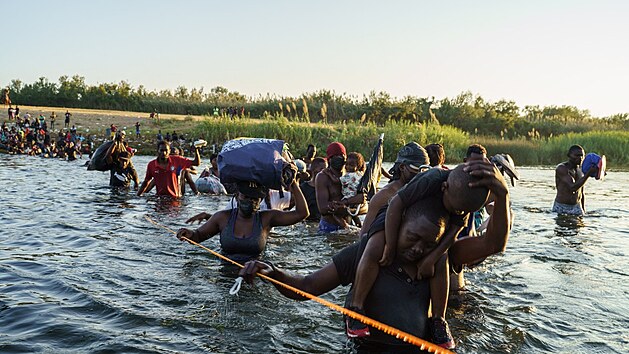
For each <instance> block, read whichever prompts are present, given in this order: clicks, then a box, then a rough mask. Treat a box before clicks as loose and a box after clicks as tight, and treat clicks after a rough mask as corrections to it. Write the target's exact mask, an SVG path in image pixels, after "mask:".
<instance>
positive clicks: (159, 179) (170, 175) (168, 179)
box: [138, 140, 201, 197]
mask: <svg viewBox="0 0 629 354" xmlns="http://www.w3.org/2000/svg"><path fill="white" fill-rule="evenodd" d="M194 154H195V157H194V160H189V159H187V158H185V157H181V156H170V144H169V143H168V142H166V141H164V140H162V141H160V142H159V143H157V158H156V159H155V160H152V161H151V162H149V164H148V166H147V167H146V177H144V182H142V186H140V189H139V190H138V196H140V195H142V194H143V193H144V192H145V191H146V190H147V189H148V188H147V187H148V185H149V183H150V182H151V181H153V183H154V184H155V187H156V188H157V195H169V196H171V197H180V196H181V188H180V186H179V174H180V173H181V171H182V170H184V169H186V168H189V167H191V166H199V165H200V164H201V156H200V155H199V149H198V148H195V150H194Z"/></svg>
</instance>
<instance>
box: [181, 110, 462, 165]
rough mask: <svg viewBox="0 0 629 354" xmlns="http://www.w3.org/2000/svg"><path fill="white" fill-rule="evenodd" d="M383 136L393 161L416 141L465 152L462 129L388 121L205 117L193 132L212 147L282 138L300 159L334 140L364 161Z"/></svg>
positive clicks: (278, 117) (387, 155) (386, 155)
mask: <svg viewBox="0 0 629 354" xmlns="http://www.w3.org/2000/svg"><path fill="white" fill-rule="evenodd" d="M381 133H384V136H385V138H384V158H385V160H387V161H393V160H395V158H396V155H397V152H398V150H399V149H400V147H402V146H403V145H404V144H406V143H408V142H410V141H415V142H417V143H419V144H420V145H426V144H430V143H433V142H439V143H442V144H444V146H445V148H446V151H452V152H454V151H460V150H463V151H464V150H465V147H466V146H467V144H468V140H469V139H468V136H467V134H466V133H464V132H462V131H461V130H459V129H457V128H453V127H449V126H439V125H430V124H426V123H422V124H420V123H409V122H389V123H387V124H385V125H384V126H377V125H376V124H373V123H367V124H360V123H355V122H344V123H341V124H322V123H305V122H293V121H289V120H288V119H287V118H285V117H283V116H269V117H268V118H266V119H262V120H248V119H235V120H231V119H229V118H222V117H219V118H213V117H208V118H207V119H206V120H205V121H203V122H202V123H201V124H199V125H198V126H197V127H196V128H195V129H194V131H193V133H192V134H193V136H194V137H201V138H204V139H205V140H207V141H208V142H210V143H211V144H218V145H221V144H222V143H223V142H225V141H226V140H230V139H234V138H237V137H264V138H270V139H281V140H284V141H285V142H286V143H288V144H289V146H290V149H291V151H292V152H293V154H294V155H295V156H301V155H302V154H303V153H304V152H305V151H306V148H307V147H308V144H314V145H315V146H317V147H318V148H319V150H320V151H321V152H320V153H319V155H325V153H324V152H323V150H324V149H325V148H326V147H327V145H328V144H330V143H331V142H333V141H340V142H342V143H343V144H344V145H345V147H346V148H347V150H348V152H349V151H358V152H360V153H361V154H363V155H364V156H365V157H366V158H367V159H368V158H369V156H370V155H371V152H372V150H373V146H374V145H375V143H376V142H377V140H378V136H379V135H380V134H381Z"/></svg>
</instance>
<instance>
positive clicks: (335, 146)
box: [325, 142, 347, 159]
mask: <svg viewBox="0 0 629 354" xmlns="http://www.w3.org/2000/svg"><path fill="white" fill-rule="evenodd" d="M325 153H326V155H328V159H329V158H331V157H333V156H337V155H344V156H347V152H346V151H345V146H343V144H341V143H339V142H333V143H332V144H330V145H328V148H327V149H326V150H325Z"/></svg>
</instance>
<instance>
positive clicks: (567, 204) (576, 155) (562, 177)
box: [553, 145, 598, 215]
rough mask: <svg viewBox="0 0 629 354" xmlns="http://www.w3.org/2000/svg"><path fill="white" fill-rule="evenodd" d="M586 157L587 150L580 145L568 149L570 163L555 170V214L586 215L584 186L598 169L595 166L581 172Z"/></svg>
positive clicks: (560, 165) (567, 162)
mask: <svg viewBox="0 0 629 354" xmlns="http://www.w3.org/2000/svg"><path fill="white" fill-rule="evenodd" d="M584 155H585V150H583V148H582V147H581V146H580V145H573V146H571V147H570V149H568V161H566V162H562V163H560V164H559V165H557V168H556V169H555V185H556V186H557V196H556V197H555V202H554V204H553V212H555V213H558V214H569V215H584V214H585V193H584V191H583V186H584V185H585V182H586V181H587V180H588V178H589V177H590V175H591V174H592V173H593V172H596V170H597V169H598V167H596V165H594V166H592V167H591V168H590V169H589V170H588V171H587V173H586V174H584V173H583V171H581V163H582V162H583V156H584Z"/></svg>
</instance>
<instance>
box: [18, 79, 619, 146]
mask: <svg viewBox="0 0 629 354" xmlns="http://www.w3.org/2000/svg"><path fill="white" fill-rule="evenodd" d="M8 89H9V91H10V95H11V100H12V101H13V102H14V104H23V105H35V106H51V107H63V108H92V109H107V110H123V111H137V112H159V113H169V114H184V115H210V116H211V115H213V114H214V112H215V110H216V109H217V108H218V110H219V111H220V112H223V111H226V109H227V108H229V107H232V108H237V110H234V111H238V112H240V111H241V109H242V108H244V111H245V114H246V115H247V116H248V117H252V118H261V117H268V116H282V117H286V118H288V119H289V120H291V121H305V122H325V123H342V122H358V123H362V124H367V123H373V124H376V125H384V124H385V123H387V122H390V121H398V122H410V123H429V124H444V125H451V126H454V127H457V128H460V129H461V130H463V131H465V132H468V133H470V134H474V135H488V136H495V137H500V138H502V139H514V138H526V139H532V140H535V139H545V138H549V137H552V136H554V135H560V134H566V133H571V132H574V133H583V132H588V131H613V130H627V129H629V114H627V113H621V114H616V115H612V116H609V117H593V116H591V114H590V112H589V111H588V110H581V109H578V108H577V107H574V106H545V107H540V106H524V107H519V106H517V105H516V103H515V102H514V101H510V100H504V99H503V100H498V101H495V102H491V101H487V100H485V99H483V98H482V97H481V96H479V95H475V94H473V93H471V92H463V93H461V94H459V95H458V96H456V97H454V98H443V99H435V98H434V97H430V98H429V97H414V96H406V97H403V98H401V99H400V98H394V97H391V96H390V95H389V94H388V93H386V92H375V91H372V92H370V93H369V94H365V95H362V96H353V95H348V94H338V93H336V92H334V91H331V90H320V91H316V92H313V93H305V94H302V95H301V96H299V97H281V96H277V95H271V94H267V95H259V96H257V97H248V96H245V95H243V94H241V93H239V92H235V91H229V90H228V89H226V88H224V87H221V86H217V87H214V88H212V89H210V90H209V92H206V91H205V90H204V88H199V89H197V88H192V89H188V88H186V87H184V86H179V87H177V88H176V89H175V90H174V91H171V90H161V91H157V90H152V91H149V90H147V89H146V88H145V87H144V86H143V85H140V86H138V87H137V88H135V87H133V86H132V85H131V84H129V83H128V82H126V81H120V82H119V83H100V84H97V85H87V84H86V83H85V78H84V77H82V76H79V75H74V76H72V77H68V76H61V77H60V78H59V81H58V82H51V81H49V80H48V79H47V78H45V77H41V78H39V79H38V80H37V81H35V82H33V83H30V84H28V83H24V82H22V81H21V80H17V79H16V80H12V81H11V83H10V84H9V85H8Z"/></svg>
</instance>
